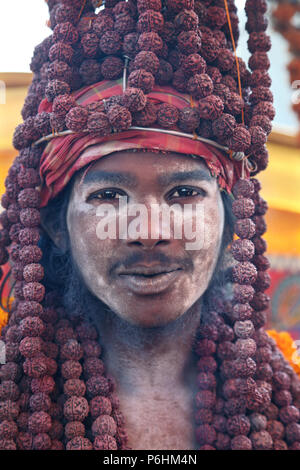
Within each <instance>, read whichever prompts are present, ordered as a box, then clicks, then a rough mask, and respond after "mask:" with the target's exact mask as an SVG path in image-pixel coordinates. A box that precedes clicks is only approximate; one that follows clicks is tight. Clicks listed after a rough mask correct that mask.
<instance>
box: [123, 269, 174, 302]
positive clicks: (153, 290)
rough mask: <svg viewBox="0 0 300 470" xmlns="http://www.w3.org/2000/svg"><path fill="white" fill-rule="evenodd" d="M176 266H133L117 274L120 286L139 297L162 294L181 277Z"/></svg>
mask: <svg viewBox="0 0 300 470" xmlns="http://www.w3.org/2000/svg"><path fill="white" fill-rule="evenodd" d="M182 271H183V270H182V268H180V267H178V266H168V267H166V266H162V265H156V266H141V265H140V266H135V267H132V268H130V269H128V270H122V271H120V272H119V273H118V275H119V276H118V277H119V280H120V282H121V283H122V284H125V286H126V287H127V288H128V289H129V290H131V291H133V292H134V293H136V294H140V295H151V294H158V293H160V292H163V291H165V290H167V289H168V288H170V287H171V285H172V283H173V282H174V281H175V280H176V279H177V278H178V277H179V276H180V275H181V273H182Z"/></svg>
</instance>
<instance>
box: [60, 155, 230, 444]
mask: <svg viewBox="0 0 300 470" xmlns="http://www.w3.org/2000/svg"><path fill="white" fill-rule="evenodd" d="M141 161H142V165H141ZM100 172H101V173H100ZM103 172H104V173H106V176H108V173H109V176H110V177H111V175H112V173H114V174H118V175H123V176H124V178H123V179H122V180H121V179H119V180H116V178H114V179H113V180H111V181H110V180H108V179H107V178H106V180H105V181H104V180H103ZM178 175H179V176H178ZM125 176H126V178H127V179H125ZM100 177H101V178H100ZM119 195H127V197H128V203H129V204H130V203H141V204H144V205H145V206H146V207H147V208H150V205H151V204H153V203H156V204H162V203H166V204H169V205H172V204H175V203H177V204H179V205H182V206H183V204H196V203H200V202H201V204H203V205H204V219H203V221H202V224H203V229H204V230H205V238H204V243H203V244H202V246H201V248H200V249H198V250H187V249H186V246H185V244H186V242H187V241H190V240H187V239H185V238H184V237H183V238H182V239H175V238H174V233H173V232H172V230H171V236H170V238H169V239H167V238H164V237H163V236H162V233H161V232H159V236H158V237H156V238H152V237H151V231H150V227H151V223H152V220H150V218H149V220H148V222H149V225H148V226H149V232H148V237H147V238H145V237H144V238H143V236H139V237H135V238H130V237H129V238H128V239H126V240H124V239H119V238H118V237H117V238H116V239H106V240H100V239H99V238H98V237H97V234H96V228H97V223H98V222H99V217H97V214H96V211H97V208H99V205H101V204H104V203H107V202H109V203H112V204H114V205H115V207H117V205H118V197H119ZM120 216H121V215H120V214H119V213H118V222H119V217H120ZM130 220H131V219H130V218H129V219H128V221H130ZM192 222H193V227H194V226H195V223H196V222H195V220H193V221H192ZM67 227H68V231H69V236H70V242H71V250H72V256H73V258H74V261H75V263H76V265H77V267H78V268H79V270H80V273H81V275H82V278H83V280H84V282H85V283H86V286H87V287H88V288H89V290H90V291H91V292H92V293H93V294H94V295H95V296H96V297H98V298H99V299H100V300H101V301H102V302H103V303H104V304H105V305H106V306H107V308H105V309H104V310H101V311H99V312H95V318H94V320H95V322H96V324H97V325H98V327H99V333H100V339H101V344H102V346H103V351H104V355H103V360H104V363H105V366H106V370H107V373H108V374H111V375H112V376H113V377H114V378H115V379H116V383H117V394H118V397H119V399H120V409H121V411H122V412H123V414H124V417H125V422H126V430H127V432H128V436H129V445H130V446H131V447H132V448H134V449H151V450H152V449H166V450H167V449H173V450H178V449H195V448H196V442H195V440H194V422H193V415H194V406H193V397H194V393H195V392H196V388H195V384H196V357H195V355H194V354H193V353H192V352H191V349H192V344H193V341H194V337H195V333H196V330H197V327H198V325H199V321H200V316H201V297H202V295H203V293H204V292H205V290H206V289H207V286H208V284H209V281H210V279H211V277H212V274H213V271H214V268H215V266H216V262H217V259H218V255H219V250H220V245H221V240H222V233H223V227H224V208H223V204H222V199H221V194H220V190H219V188H218V185H217V181H216V179H215V178H212V177H211V176H210V173H209V171H208V169H207V167H206V165H205V163H203V161H202V160H200V159H197V158H196V159H195V158H191V157H190V156H188V155H180V154H176V153H172V154H167V155H162V154H157V153H153V152H151V151H148V152H147V153H145V152H136V153H133V152H131V151H122V152H116V153H113V154H110V155H109V156H107V157H103V158H101V159H99V160H98V161H96V162H95V163H94V164H93V165H92V167H91V168H90V169H89V170H88V172H83V171H81V172H79V173H78V175H77V177H76V179H75V183H74V186H73V190H72V193H71V198H70V202H69V206H68V212H67ZM54 239H55V240H54V241H56V242H57V243H58V244H59V234H57V235H56V237H54ZM136 266H138V267H139V268H140V269H142V270H143V269H146V270H147V269H148V271H149V269H150V271H151V268H153V266H156V267H157V266H158V269H157V270H158V271H159V273H156V274H154V275H148V274H146V275H144V274H143V273H136V272H135V271H134V269H135V268H136ZM148 271H147V273H148ZM155 278H156V279H155ZM158 278H159V279H162V280H158V281H157V279H158ZM141 279H142V281H141V282H142V288H141V287H140V284H139V282H140V280H141ZM166 279H167V281H166ZM155 283H156V284H155ZM137 286H138V287H137ZM153 286H154V287H153ZM174 430H176V431H175V432H174Z"/></svg>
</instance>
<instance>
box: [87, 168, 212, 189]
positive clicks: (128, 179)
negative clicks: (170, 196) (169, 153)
mask: <svg viewBox="0 0 300 470" xmlns="http://www.w3.org/2000/svg"><path fill="white" fill-rule="evenodd" d="M212 179H213V177H212V176H211V174H210V173H209V172H208V171H206V170H204V169H197V170H191V171H178V172H175V173H169V174H163V175H160V176H158V183H159V184H160V185H161V186H167V185H169V184H171V183H180V182H183V181H187V180H197V181H203V180H204V181H212ZM94 182H97V183H108V184H123V185H126V186H127V187H130V188H135V187H136V186H137V185H138V183H137V179H136V177H135V176H134V175H132V173H127V172H122V173H119V172H113V171H103V170H95V171H90V172H88V173H87V174H86V175H85V177H84V179H83V181H82V184H83V185H87V184H89V183H94Z"/></svg>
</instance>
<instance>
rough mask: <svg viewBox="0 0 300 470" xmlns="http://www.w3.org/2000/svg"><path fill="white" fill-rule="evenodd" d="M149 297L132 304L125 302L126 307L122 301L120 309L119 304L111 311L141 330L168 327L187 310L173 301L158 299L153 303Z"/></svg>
mask: <svg viewBox="0 0 300 470" xmlns="http://www.w3.org/2000/svg"><path fill="white" fill-rule="evenodd" d="M151 297H152V296H148V298H147V299H143V300H142V301H141V300H138V301H137V302H133V303H131V302H130V303H128V302H127V305H126V300H124V302H123V303H121V302H120V304H121V305H122V307H121V308H120V304H119V305H118V306H112V307H111V309H112V310H113V311H114V312H115V313H116V315H117V316H118V317H120V318H122V320H123V321H126V322H128V323H130V324H131V325H134V326H137V327H141V328H157V327H163V326H166V325H169V324H171V323H173V322H174V321H176V320H177V319H178V318H180V317H181V316H183V315H184V313H185V312H186V310H187V308H186V307H185V305H181V304H179V303H178V302H177V303H176V302H174V300H173V301H170V300H168V301H166V300H165V299H162V298H160V300H156V301H155V300H154V299H153V298H151ZM175 305H176V308H175ZM125 306H126V307H125ZM124 307H125V308H124Z"/></svg>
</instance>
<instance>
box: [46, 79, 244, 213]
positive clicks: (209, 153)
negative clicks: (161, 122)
mask: <svg viewBox="0 0 300 470" xmlns="http://www.w3.org/2000/svg"><path fill="white" fill-rule="evenodd" d="M122 91H123V88H122V80H118V81H112V82H110V81H102V82H99V83H96V84H94V85H91V86H88V87H85V88H82V89H81V90H79V91H77V92H76V93H74V95H73V96H74V98H75V100H76V102H77V103H78V105H80V106H87V105H88V104H90V103H93V102H97V101H101V100H103V99H107V98H109V97H111V96H115V95H120V94H122ZM147 97H148V99H149V100H151V101H153V102H154V103H170V104H173V105H175V106H176V107H177V108H178V109H182V108H184V107H186V106H189V105H190V97H189V96H188V95H185V94H182V93H179V92H177V91H176V90H174V89H173V88H171V87H168V86H160V87H159V86H155V87H154V89H153V91H152V92H151V93H149V94H148V95H147ZM51 110H52V104H51V103H49V102H48V101H47V100H44V101H43V102H42V103H41V105H40V108H39V112H42V111H47V112H51ZM155 127H157V126H156V125H155ZM174 130H177V129H175V128H174ZM95 146H97V147H95ZM129 149H149V150H151V149H152V150H153V149H155V150H161V151H172V152H176V153H182V154H184V155H190V154H192V155H196V156H199V157H202V158H203V159H204V160H205V161H206V164H207V166H208V168H209V170H210V172H211V174H212V175H213V176H215V177H217V178H218V183H219V186H220V187H221V188H223V189H225V190H226V191H227V192H229V193H230V192H231V189H232V187H233V185H234V183H235V181H236V180H237V179H238V178H239V177H240V176H241V171H242V163H241V162H237V161H233V160H231V159H230V158H229V156H228V155H225V154H223V153H222V152H221V151H219V150H218V149H216V148H215V147H213V146H210V145H208V144H204V143H203V142H201V141H198V140H195V139H191V138H188V137H179V136H175V135H170V134H164V133H161V132H159V129H158V131H157V132H149V131H147V130H144V131H139V130H128V131H125V132H120V133H115V134H110V135H106V136H99V135H92V134H87V133H82V132H81V133H74V134H70V135H67V136H63V137H62V136H61V137H56V138H54V139H52V140H51V141H50V142H49V143H48V144H47V146H46V148H45V150H44V152H43V154H42V157H41V165H40V176H41V180H42V186H41V207H44V206H46V205H47V203H48V201H49V200H50V199H52V198H54V197H55V196H57V194H58V193H59V192H60V191H61V190H62V189H63V188H64V187H65V186H66V185H67V183H68V182H69V181H70V179H71V177H72V176H73V174H74V173H75V172H76V171H78V170H80V169H81V168H83V167H85V166H86V165H88V164H89V163H91V162H93V161H95V160H98V159H99V158H101V157H103V156H104V155H109V154H110V153H112V152H117V151H121V150H129ZM83 152H84V155H83ZM245 173H246V174H245V177H247V176H248V174H247V169H246V170H245Z"/></svg>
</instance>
